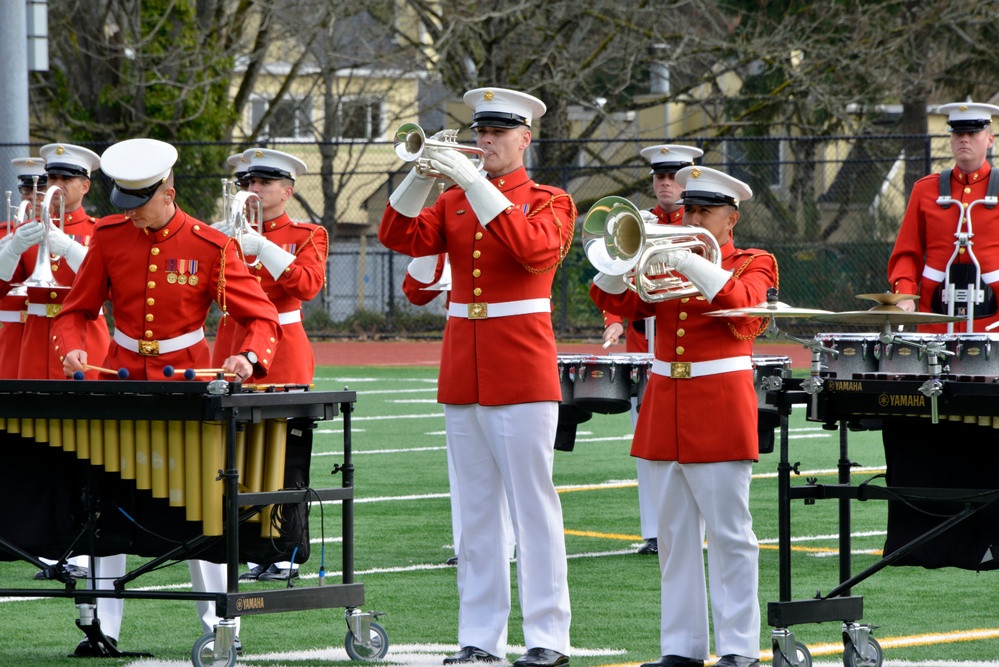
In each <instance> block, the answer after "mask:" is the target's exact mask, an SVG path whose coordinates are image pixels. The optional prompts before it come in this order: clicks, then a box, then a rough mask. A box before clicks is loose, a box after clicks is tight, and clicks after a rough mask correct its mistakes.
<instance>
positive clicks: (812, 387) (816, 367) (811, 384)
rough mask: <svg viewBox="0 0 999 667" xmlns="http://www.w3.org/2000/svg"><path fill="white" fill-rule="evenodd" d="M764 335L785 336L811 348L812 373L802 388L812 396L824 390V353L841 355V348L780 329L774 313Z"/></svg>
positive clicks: (774, 337)
mask: <svg viewBox="0 0 999 667" xmlns="http://www.w3.org/2000/svg"><path fill="white" fill-rule="evenodd" d="M762 335H763V337H764V338H768V339H770V340H777V339H778V338H783V339H785V340H789V341H792V342H795V343H800V344H801V346H802V347H804V348H805V349H806V350H809V351H810V352H811V353H812V362H811V365H810V367H809V369H810V375H809V376H808V378H807V379H806V380H803V381H802V383H801V389H802V391H804V392H805V393H806V394H808V395H810V396H812V395H814V394H817V393H819V392H820V391H822V387H823V385H824V384H825V380H823V379H822V353H823V352H825V353H826V354H831V355H832V356H833V357H836V356H839V350H834V349H833V348H831V347H826V346H825V345H823V344H822V343H820V342H819V341H817V340H815V339H814V338H812V339H810V340H806V339H804V338H798V337H797V336H792V335H791V334H789V333H787V332H784V331H780V330H779V329H778V328H777V318H776V317H774V316H773V315H770V322H769V323H768V324H767V328H766V329H765V330H764V332H763V334H762Z"/></svg>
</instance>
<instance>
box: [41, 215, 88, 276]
mask: <svg viewBox="0 0 999 667" xmlns="http://www.w3.org/2000/svg"><path fill="white" fill-rule="evenodd" d="M49 250H50V251H51V252H52V254H54V255H59V256H60V257H65V258H66V264H68V265H69V268H71V269H73V273H76V271H77V270H78V269H79V268H80V264H82V263H83V258H84V257H86V256H87V249H86V248H85V247H83V245H82V244H80V243H78V242H77V241H74V240H73V237H72V236H70V235H69V234H67V233H66V232H64V231H62V230H61V229H59V228H58V227H56V226H55V225H52V226H51V227H49Z"/></svg>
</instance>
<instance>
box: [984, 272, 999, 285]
mask: <svg viewBox="0 0 999 667" xmlns="http://www.w3.org/2000/svg"><path fill="white" fill-rule="evenodd" d="M997 280H999V270H996V271H989V272H988V273H983V274H982V282H983V283H985V284H986V285H989V284H991V283H994V282H996V281H997Z"/></svg>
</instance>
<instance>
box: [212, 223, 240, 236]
mask: <svg viewBox="0 0 999 667" xmlns="http://www.w3.org/2000/svg"><path fill="white" fill-rule="evenodd" d="M212 229H217V230H219V231H220V232H222V233H223V234H225V235H226V236H232V235H233V234H235V233H236V228H235V227H233V226H232V225H231V224H229V221H228V220H221V221H219V222H216V223H215V224H213V225H212Z"/></svg>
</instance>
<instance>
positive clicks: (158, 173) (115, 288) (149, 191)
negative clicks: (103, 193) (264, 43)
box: [53, 139, 281, 635]
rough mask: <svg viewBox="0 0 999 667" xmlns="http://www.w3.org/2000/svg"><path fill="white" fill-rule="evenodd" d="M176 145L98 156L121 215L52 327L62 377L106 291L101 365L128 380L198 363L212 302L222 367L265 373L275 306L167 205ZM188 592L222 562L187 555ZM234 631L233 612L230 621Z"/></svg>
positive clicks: (217, 239) (223, 239)
mask: <svg viewBox="0 0 999 667" xmlns="http://www.w3.org/2000/svg"><path fill="white" fill-rule="evenodd" d="M176 161H177V150H176V149H175V148H174V147H173V146H171V145H169V144H166V143H163V142H161V141H156V140H154V139H129V140H127V141H122V142H119V143H117V144H114V145H113V146H111V147H110V148H108V149H107V150H106V151H105V152H104V155H103V156H102V158H101V162H102V167H103V171H104V173H106V174H107V175H108V176H109V177H111V179H112V180H113V181H114V189H113V191H112V193H111V203H112V204H114V205H115V206H116V207H118V208H120V209H122V210H123V211H124V213H125V215H124V217H123V218H122V219H121V220H110V221H102V222H101V224H100V225H99V226H98V227H97V229H96V230H95V231H94V238H93V242H92V243H91V246H90V251H89V252H88V253H87V256H86V258H85V259H84V261H83V264H82V265H81V267H80V273H79V278H78V280H77V281H76V283H74V286H73V289H72V290H71V291H70V294H69V297H68V298H67V299H66V302H65V304H64V305H63V309H62V312H61V313H60V314H59V315H58V317H57V318H56V321H55V324H54V326H53V333H54V345H55V349H56V351H57V352H58V353H59V355H60V357H61V358H62V359H63V369H64V370H65V373H66V375H72V374H73V373H74V372H75V371H77V370H82V369H83V368H84V367H85V365H86V364H87V363H88V362H90V361H91V360H90V359H89V358H88V355H87V352H86V351H85V349H84V345H85V342H86V324H87V322H89V321H92V320H95V319H97V318H98V317H99V313H100V309H101V307H102V306H103V305H104V301H105V299H107V298H109V297H110V299H111V303H112V306H113V308H114V315H115V333H114V338H113V341H112V343H111V345H110V348H109V350H108V354H107V358H106V359H105V360H103V363H101V364H100V365H101V366H104V367H107V368H114V369H118V368H124V369H126V370H127V371H128V372H129V377H130V378H131V379H135V380H161V379H163V378H164V372H163V371H164V368H165V367H166V366H173V367H174V368H175V369H176V370H177V371H178V373H177V374H176V375H175V376H174V377H176V378H182V377H183V376H182V374H181V373H180V371H182V370H183V369H187V368H206V367H208V364H209V362H210V361H211V354H210V352H209V349H208V343H207V342H206V341H205V334H204V324H205V318H206V317H207V316H208V310H209V308H210V306H211V304H212V302H213V301H214V302H215V303H216V304H217V305H218V307H219V308H220V309H221V310H222V312H223V313H224V314H226V315H227V316H229V317H232V318H234V319H235V320H236V321H237V322H239V323H240V324H241V325H242V326H243V327H244V328H245V329H246V335H245V337H244V338H243V340H242V341H241V342H240V343H239V344H238V346H237V348H236V349H238V350H239V352H238V353H236V354H233V355H232V356H230V357H228V358H226V359H225V360H224V362H223V364H222V368H223V369H224V370H225V371H226V372H230V373H235V374H236V377H237V378H238V379H241V380H242V379H246V378H249V377H251V376H252V375H254V374H256V375H258V376H263V375H265V374H266V373H267V370H268V369H269V368H270V366H271V363H272V361H273V359H274V353H275V351H276V350H277V346H278V341H279V340H280V337H281V330H280V325H279V324H278V316H277V310H276V309H275V308H274V306H273V305H272V304H271V302H270V301H268V300H267V296H266V295H265V294H264V293H263V290H262V289H261V288H260V285H259V283H258V282H257V280H256V278H254V277H253V276H251V275H250V273H249V272H248V271H247V269H246V265H245V264H244V263H243V261H242V259H241V257H240V256H239V254H238V252H237V249H236V247H235V243H234V242H233V240H232V239H230V238H229V237H227V236H225V235H224V234H222V233H220V232H218V231H217V230H214V229H212V228H211V227H210V226H209V225H208V224H206V223H204V222H201V221H199V220H196V219H195V218H193V217H191V216H189V215H187V214H186V213H184V212H183V211H182V210H181V209H180V208H179V207H178V206H177V204H176V203H175V198H176V196H177V191H176V190H175V189H174V186H173V165H174V163H175V162H176ZM188 565H189V567H190V571H191V577H192V583H193V587H194V590H195V591H206V590H208V591H222V590H225V566H224V565H217V564H214V563H206V562H204V561H189V562H188ZM214 606H215V605H214V603H213V602H207V601H205V602H201V601H199V602H198V603H197V607H198V613H199V616H200V618H201V625H202V629H203V630H204V631H205V632H211V631H212V627H213V625H216V624H218V623H219V622H220V619H219V617H218V616H216V615H215V609H214ZM235 625H236V633H237V635H238V633H239V619H238V618H237V619H236V622H235Z"/></svg>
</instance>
